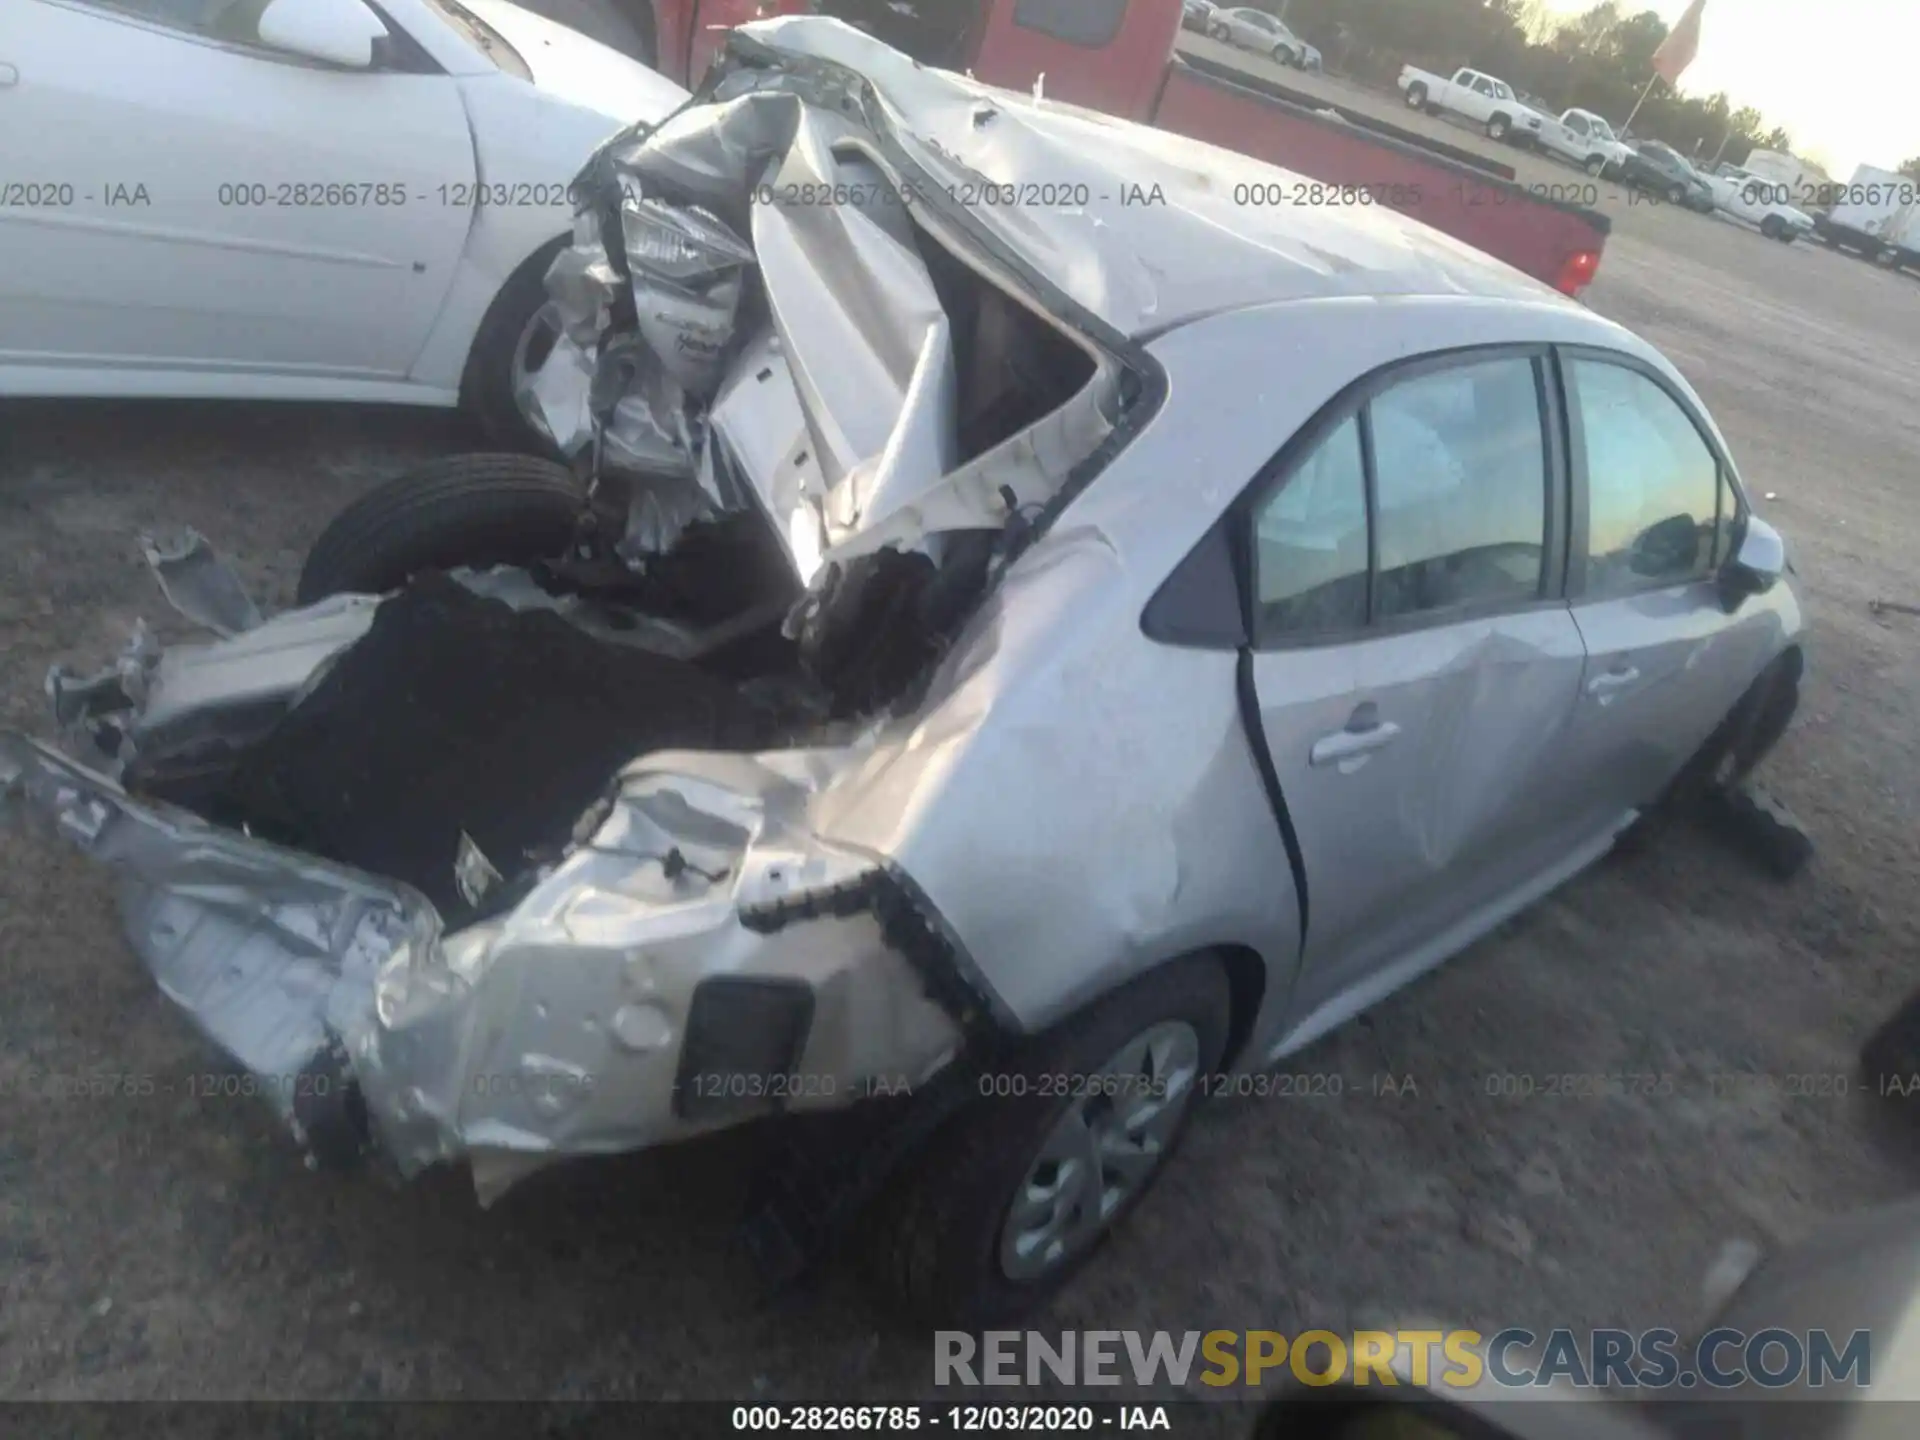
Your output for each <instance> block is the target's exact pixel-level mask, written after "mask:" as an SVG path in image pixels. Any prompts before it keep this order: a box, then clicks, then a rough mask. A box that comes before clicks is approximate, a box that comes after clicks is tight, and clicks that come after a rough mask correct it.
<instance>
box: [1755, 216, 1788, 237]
mask: <svg viewBox="0 0 1920 1440" xmlns="http://www.w3.org/2000/svg"><path fill="white" fill-rule="evenodd" d="M1786 228H1787V222H1786V221H1784V220H1782V219H1781V218H1780V217H1779V216H1778V215H1768V216H1765V217H1764V218H1762V220H1761V221H1760V233H1761V234H1762V235H1764V236H1766V237H1767V239H1769V240H1778V239H1780V238H1782V236H1783V234H1784V232H1785V231H1786Z"/></svg>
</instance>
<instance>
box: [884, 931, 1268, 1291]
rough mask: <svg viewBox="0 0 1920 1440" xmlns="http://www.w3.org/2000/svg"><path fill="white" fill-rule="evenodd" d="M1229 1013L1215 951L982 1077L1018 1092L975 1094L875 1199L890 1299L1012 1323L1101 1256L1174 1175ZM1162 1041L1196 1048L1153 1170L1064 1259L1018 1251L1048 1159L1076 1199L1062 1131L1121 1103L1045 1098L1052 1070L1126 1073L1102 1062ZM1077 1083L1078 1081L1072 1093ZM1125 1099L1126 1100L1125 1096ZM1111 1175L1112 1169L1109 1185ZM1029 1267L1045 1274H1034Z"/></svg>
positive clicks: (1095, 1127) (1117, 998)
mask: <svg viewBox="0 0 1920 1440" xmlns="http://www.w3.org/2000/svg"><path fill="white" fill-rule="evenodd" d="M1230 1021H1231V1000H1230V995H1229V991H1228V986H1227V976H1226V971H1225V969H1224V968H1223V967H1222V965H1221V964H1220V962H1219V961H1218V960H1217V959H1215V958H1214V957H1212V956H1210V955H1199V956H1190V957H1188V958H1186V959H1182V960H1177V961H1174V962H1172V963H1171V964H1167V965H1162V966H1160V967H1158V968H1156V969H1154V970H1151V971H1149V972H1148V973H1146V974H1145V975H1142V976H1140V977H1139V978H1137V979H1135V980H1133V981H1130V982H1129V983H1128V984H1126V985H1124V986H1122V987H1121V988H1120V989H1118V990H1116V991H1114V992H1113V993H1112V994H1110V995H1107V996H1105V997H1104V998H1103V999H1100V1000H1098V1001H1095V1002H1094V1003H1093V1004H1092V1005H1091V1006H1089V1007H1088V1008H1087V1009H1085V1010H1083V1011H1081V1012H1080V1013H1079V1014H1078V1015H1076V1016H1074V1017H1073V1018H1071V1019H1069V1020H1067V1021H1066V1022H1064V1023H1063V1024H1061V1025H1059V1026H1057V1027H1055V1028H1054V1029H1053V1030H1051V1031H1049V1032H1047V1033H1046V1034H1045V1035H1043V1036H1040V1037H1038V1038H1037V1039H1036V1040H1035V1041H1033V1042H1032V1043H1030V1044H1028V1045H1027V1046H1025V1047H1024V1048H1023V1050H1022V1051H1021V1052H1020V1054H1019V1055H1018V1056H1017V1057H1015V1058H1014V1059H1012V1060H1011V1061H1010V1063H1007V1064H1005V1065H1002V1066H999V1067H997V1068H996V1069H995V1070H994V1071H992V1072H991V1073H989V1074H987V1075H984V1076H983V1077H982V1080H983V1083H984V1082H985V1081H988V1080H992V1081H996V1082H997V1081H1000V1080H1002V1079H1004V1080H1006V1081H1008V1082H1009V1084H1008V1086H1007V1087H1006V1088H1008V1089H1009V1090H1010V1091H1011V1093H1008V1094H1000V1093H998V1092H997V1091H996V1092H994V1093H991V1094H986V1093H983V1094H982V1095H981V1096H979V1097H978V1098H976V1099H974V1100H973V1101H972V1102H971V1103H970V1104H969V1106H968V1107H967V1109H966V1110H964V1111H963V1112H962V1113H961V1114H959V1115H958V1116H956V1117H955V1118H954V1119H953V1120H951V1121H949V1122H948V1123H947V1125H946V1127H945V1128H944V1129H942V1130H941V1131H939V1132H937V1133H936V1134H935V1135H934V1137H933V1138H932V1140H931V1141H930V1142H929V1144H928V1145H927V1148H926V1149H925V1150H924V1151H923V1152H922V1153H921V1155H920V1157H919V1158H918V1159H917V1160H916V1161H914V1162H912V1163H911V1164H910V1165H909V1166H908V1167H907V1168H906V1169H905V1170H904V1171H903V1173H902V1174H901V1175H900V1176H898V1177H896V1179H895V1181H894V1182H893V1184H892V1185H891V1187H890V1193H888V1194H885V1195H883V1196H882V1197H880V1200H879V1202H878V1203H877V1204H876V1207H875V1215H876V1220H875V1224H874V1226H873V1227H872V1228H871V1229H870V1230H869V1232H868V1236H867V1245H866V1249H867V1256H866V1258H867V1260H868V1262H869V1269H870V1271H871V1274H872V1278H873V1279H874V1280H875V1281H876V1283H877V1284H878V1285H879V1286H880V1287H881V1289H882V1290H883V1291H884V1292H885V1294H886V1297H887V1299H888V1300H890V1301H891V1302H892V1303H893V1304H894V1305H896V1306H897V1307H899V1308H900V1309H902V1310H903V1311H904V1312H905V1313H906V1314H907V1315H908V1316H909V1317H911V1318H912V1319H914V1320H916V1321H918V1322H920V1323H924V1324H927V1325H931V1326H934V1327H955V1328H961V1329H978V1328H981V1327H983V1326H990V1325H997V1324H1003V1323H1006V1322H1009V1321H1011V1320H1014V1319H1017V1318H1019V1317H1020V1316H1021V1315H1024V1314H1027V1313H1030V1312H1031V1311H1032V1310H1034V1309H1035V1308H1036V1307H1038V1306H1040V1305H1042V1304H1044V1303H1045V1302H1046V1301H1047V1299H1048V1298H1049V1297H1051V1296H1052V1294H1053V1293H1054V1292H1055V1291H1056V1290H1057V1289H1059V1287H1060V1286H1061V1285H1063V1284H1065V1283H1066V1281H1067V1280H1068V1279H1069V1278H1070V1277H1071V1276H1072V1275H1073V1274H1074V1273H1075V1272H1076V1271H1077V1270H1079V1269H1080V1267H1081V1266H1082V1265H1084V1264H1085V1263H1086V1262H1087V1261H1088V1260H1089V1259H1090V1258H1091V1257H1092V1256H1093V1255H1094V1254H1095V1253H1097V1252H1098V1250H1099V1248H1100V1246H1101V1244H1102V1243H1103V1242H1104V1241H1105V1239H1106V1238H1107V1236H1108V1235H1110V1234H1111V1233H1112V1231H1113V1229H1114V1227H1115V1226H1116V1225H1118V1224H1119V1223H1120V1222H1121V1221H1122V1220H1123V1219H1124V1218H1125V1217H1126V1215H1127V1214H1128V1212H1130V1211H1131V1210H1132V1209H1133V1207H1134V1206H1135V1205H1136V1204H1138V1203H1139V1201H1140V1200H1141V1198H1142V1197H1143V1196H1145V1194H1146V1193H1147V1191H1148V1190H1149V1189H1150V1188H1151V1187H1152V1184H1153V1182H1154V1181H1155V1180H1157V1179H1158V1178H1159V1177H1160V1175H1161V1174H1163V1173H1164V1172H1165V1170H1166V1162H1167V1160H1168V1159H1170V1158H1171V1157H1172V1155H1173V1153H1174V1151H1175V1150H1176V1149H1177V1148H1178V1146H1179V1143H1180V1140H1181V1139H1182V1138H1183V1137H1184V1135H1185V1133H1186V1130H1187V1127H1188V1124H1189V1123H1190V1122H1191V1120H1192V1118H1193V1109H1194V1106H1195V1104H1197V1103H1198V1101H1199V1100H1200V1098H1201V1090H1202V1087H1203V1083H1204V1078H1205V1077H1206V1076H1207V1075H1208V1074H1210V1073H1211V1072H1212V1071H1213V1070H1214V1069H1215V1068H1216V1067H1217V1066H1218V1065H1219V1064H1220V1062H1221V1059H1222V1057H1223V1055H1224V1053H1225V1050H1226V1043H1227V1033H1228V1027H1229V1024H1230ZM1155 1035H1158V1036H1162V1037H1185V1038H1184V1039H1180V1040H1179V1041H1178V1043H1179V1044H1180V1045H1185V1046H1189V1048H1188V1049H1186V1050H1183V1051H1182V1052H1181V1053H1182V1056H1183V1058H1182V1059H1181V1060H1180V1063H1179V1066H1178V1075H1177V1076H1175V1074H1174V1072H1173V1071H1172V1070H1171V1069H1170V1070H1169V1072H1168V1074H1169V1077H1170V1078H1177V1079H1178V1083H1179V1084H1180V1085H1181V1087H1182V1089H1181V1092H1180V1093H1181V1094H1182V1095H1183V1097H1184V1098H1183V1100H1182V1102H1181V1108H1180V1110H1179V1112H1178V1113H1177V1114H1175V1115H1172V1116H1170V1117H1168V1116H1166V1115H1165V1114H1164V1109H1165V1107H1164V1106H1163V1107H1162V1113H1161V1118H1162V1119H1166V1120H1168V1121H1169V1125H1168V1129H1167V1132H1166V1134H1165V1136H1164V1139H1163V1141H1162V1142H1161V1143H1160V1144H1158V1146H1157V1148H1155V1149H1154V1150H1153V1151H1152V1152H1151V1153H1152V1154H1153V1156H1154V1160H1153V1164H1152V1166H1151V1168H1150V1169H1148V1170H1146V1171H1144V1172H1142V1173H1141V1175H1140V1176H1139V1177H1138V1178H1137V1180H1136V1181H1135V1183H1134V1184H1133V1185H1132V1187H1131V1189H1129V1190H1127V1191H1126V1192H1125V1193H1124V1194H1123V1195H1122V1196H1121V1197H1120V1198H1119V1199H1118V1200H1117V1201H1115V1200H1111V1199H1110V1197H1109V1195H1108V1192H1107V1191H1105V1190H1103V1191H1102V1192H1101V1196H1100V1198H1099V1203H1100V1204H1102V1205H1105V1204H1108V1203H1112V1204H1113V1207H1114V1208H1113V1209H1112V1211H1111V1213H1109V1214H1107V1215H1106V1216H1105V1217H1104V1218H1103V1219H1100V1220H1098V1222H1097V1223H1092V1222H1089V1225H1088V1226H1087V1227H1083V1228H1082V1230H1081V1232H1080V1233H1079V1234H1078V1236H1077V1238H1075V1239H1074V1240H1073V1241H1072V1243H1063V1246H1062V1248H1061V1249H1060V1250H1059V1252H1058V1253H1057V1254H1050V1253H1049V1251H1050V1250H1051V1248H1052V1247H1051V1246H1050V1245H1046V1246H1045V1247H1044V1248H1039V1249H1038V1250H1037V1253H1036V1254H1035V1255H1033V1256H1031V1257H1028V1256H1023V1255H1021V1254H1020V1253H1019V1252H1020V1240H1021V1238H1022V1236H1021V1232H1018V1231H1015V1230H1013V1229H1011V1228H1010V1227H1013V1226H1014V1225H1016V1224H1017V1221H1016V1218H1015V1216H1016V1210H1015V1207H1016V1204H1017V1203H1018V1202H1019V1201H1020V1200H1021V1198H1022V1194H1023V1192H1026V1193H1027V1194H1029V1195H1031V1194H1032V1193H1033V1192H1034V1191H1035V1190H1036V1189H1039V1188H1041V1187H1044V1186H1045V1185H1046V1184H1047V1183H1048V1182H1047V1181H1039V1182H1037V1183H1036V1181H1035V1177H1036V1176H1038V1175H1043V1174H1048V1173H1049V1169H1048V1167H1049V1166H1051V1167H1052V1169H1051V1172H1050V1173H1051V1176H1052V1183H1053V1184H1055V1185H1058V1186H1060V1187H1061V1189H1062V1196H1063V1198H1065V1199H1067V1200H1071V1198H1072V1196H1073V1195H1074V1194H1075V1193H1077V1192H1076V1191H1074V1190H1068V1189H1067V1188H1066V1187H1067V1186H1068V1185H1069V1183H1070V1182H1069V1181H1068V1180H1067V1178H1066V1172H1065V1166H1066V1164H1067V1162H1065V1161H1050V1160H1049V1159H1048V1158H1047V1155H1046V1151H1047V1149H1048V1148H1049V1147H1050V1146H1057V1144H1058V1140H1057V1137H1058V1136H1059V1135H1060V1133H1061V1131H1062V1129H1063V1127H1065V1129H1066V1130H1067V1131H1068V1132H1069V1133H1078V1132H1075V1131H1074V1130H1073V1127H1074V1125H1075V1123H1076V1121H1075V1118H1074V1117H1075V1116H1076V1115H1079V1116H1082V1117H1084V1116H1086V1115H1087V1114H1088V1113H1089V1112H1090V1111H1092V1110H1093V1109H1095V1108H1096V1107H1098V1106H1101V1105H1104V1106H1106V1108H1107V1112H1108V1113H1112V1112H1113V1110H1114V1105H1115V1103H1116V1102H1114V1101H1113V1100H1112V1099H1111V1098H1107V1099H1103V1098H1102V1097H1101V1096H1099V1095H1097V1094H1096V1095H1094V1096H1092V1097H1091V1098H1089V1097H1088V1096H1086V1095H1084V1094H1080V1095H1076V1094H1075V1093H1072V1092H1071V1091H1070V1092H1069V1093H1066V1094H1058V1093H1055V1092H1054V1090H1053V1089H1051V1088H1048V1089H1046V1090H1045V1093H1043V1087H1042V1085H1041V1083H1040V1082H1041V1081H1042V1080H1044V1079H1046V1078H1048V1077H1054V1076H1069V1075H1070V1076H1076V1077H1092V1076H1097V1075H1102V1074H1108V1073H1115V1074H1116V1075H1117V1074H1118V1072H1112V1071H1109V1070H1106V1069H1103V1067H1104V1066H1111V1065H1113V1064H1115V1063H1116V1062H1119V1061H1121V1060H1122V1057H1124V1056H1126V1055H1128V1053H1129V1051H1130V1050H1131V1049H1132V1048H1134V1047H1137V1046H1139V1045H1140V1044H1141V1042H1142V1040H1143V1037H1147V1036H1155ZM1167 1043H1168V1044H1169V1045H1170V1046H1171V1045H1173V1044H1174V1043H1175V1041H1174V1040H1173V1039H1168V1040H1167ZM1156 1073H1157V1072H1156ZM1080 1089H1081V1086H1079V1085H1078V1084H1076V1085H1075V1086H1074V1087H1072V1090H1074V1091H1077V1090H1080ZM1117 1103H1118V1104H1121V1105H1124V1104H1125V1099H1124V1098H1122V1099H1121V1100H1120V1101H1119V1102H1117ZM1146 1108H1149V1109H1150V1108H1152V1107H1151V1106H1147V1107H1146ZM1100 1123H1101V1122H1098V1121H1094V1122H1088V1126H1087V1127H1085V1128H1088V1129H1090V1131H1091V1133H1092V1134H1095V1135H1098V1134H1100V1133H1102V1132H1101V1131H1100V1130H1099V1124H1100ZM1088 1143H1089V1145H1090V1146H1092V1147H1093V1153H1095V1154H1103V1153H1106V1154H1111V1153H1112V1152H1110V1151H1103V1150H1102V1149H1101V1148H1100V1146H1099V1143H1098V1142H1097V1141H1091V1140H1090V1141H1089V1142H1088ZM1134 1153H1141V1152H1134ZM1083 1173H1084V1172H1083ZM1108 1175H1109V1171H1108V1170H1107V1169H1106V1168H1105V1167H1101V1168H1100V1170H1099V1178H1100V1180H1101V1182H1102V1183H1103V1184H1106V1183H1107V1179H1108ZM1040 1203H1041V1204H1044V1201H1043V1202H1040ZM1061 1208H1062V1207H1061V1202H1060V1201H1059V1200H1056V1202H1055V1204H1054V1207H1053V1217H1054V1218H1053V1219H1052V1220H1050V1221H1048V1222H1046V1223H1044V1224H1040V1225H1036V1226H1035V1227H1034V1228H1032V1229H1029V1230H1028V1231H1026V1232H1025V1235H1027V1236H1032V1235H1034V1234H1036V1233H1041V1232H1045V1231H1046V1230H1047V1229H1048V1228H1049V1226H1053V1225H1057V1224H1058V1223H1059V1217H1060V1210H1061ZM1084 1215H1085V1207H1084V1206H1083V1205H1074V1206H1073V1208H1072V1211H1071V1214H1070V1215H1069V1217H1068V1222H1067V1228H1069V1229H1072V1228H1073V1227H1072V1218H1073V1217H1074V1216H1082V1217H1084ZM1035 1243H1036V1246H1039V1245H1040V1244H1041V1242H1035ZM1028 1265H1034V1266H1036V1267H1038V1268H1035V1269H1033V1270H1031V1271H1027V1270H1025V1269H1024V1267H1026V1266H1028ZM1015 1269H1019V1270H1020V1272H1021V1273H1014V1271H1015Z"/></svg>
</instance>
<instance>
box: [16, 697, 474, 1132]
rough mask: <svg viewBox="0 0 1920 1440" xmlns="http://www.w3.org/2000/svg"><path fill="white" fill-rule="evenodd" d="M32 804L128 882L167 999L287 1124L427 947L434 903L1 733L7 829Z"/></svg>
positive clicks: (143, 943)
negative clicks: (138, 797)
mask: <svg viewBox="0 0 1920 1440" xmlns="http://www.w3.org/2000/svg"><path fill="white" fill-rule="evenodd" d="M22 804H24V805H25V806H26V807H28V808H29V809H30V810H32V811H33V812H35V813H37V814H39V815H40V816H42V817H44V818H46V819H48V820H50V821H51V822H52V823H53V825H54V826H55V828H56V829H57V830H58V831H59V833H60V834H61V835H62V836H63V837H64V838H65V839H67V840H69V841H70V842H72V843H73V844H74V845H76V846H78V847H79V848H80V849H81V850H82V851H84V852H85V853H86V854H87V855H89V856H90V857H92V858H93V859H95V860H97V861H99V862H100V863H102V864H104V865H106V866H108V867H109V868H110V869H112V870H114V871H115V872H117V873H118V874H119V876H120V878H121V882H122V883H121V908H122V911H123V914H124V918H125V924H126V932H127V938H128V940H129V941H130V942H131V943H132V945H133V947H134V949H135V950H136V951H138V952H139V954H140V956H141V957H142V959H144V960H145V961H146V963H147V966H148V968H149V969H150V970H151V971H152V972H153V976H154V979H155V980H156V981H158V982H159V985H160V988H161V990H162V991H164V992H165V993H166V995H167V996H168V998H170V999H171V1000H173V1001H174V1002H175V1003H176V1004H178V1005H179V1006H180V1007H181V1008H182V1009H184V1010H186V1011H187V1012H188V1013H189V1014H190V1015H191V1016H192V1017H193V1019H194V1021H195V1023H196V1024H198V1025H199V1027H200V1028H201V1029H202V1030H203V1031H204V1032H205V1033H206V1035H207V1036H208V1038H210V1039H211V1040H212V1041H213V1042H214V1043H215V1044H216V1045H218V1046H219V1047H220V1048H221V1049H222V1050H224V1051H226V1052H227V1053H228V1054H229V1055H231V1056H233V1057H234V1058H235V1059H236V1060H238V1061H239V1062H240V1063H241V1064H242V1065H244V1066H245V1067H246V1068H247V1069H248V1070H250V1071H252V1072H253V1073H254V1074H255V1075H257V1076H260V1077H262V1079H263V1080H265V1081H266V1083H265V1084H264V1085H263V1086H262V1087H261V1089H262V1092H263V1093H264V1095H265V1096H266V1098H267V1099H268V1100H269V1101H270V1102H271V1103H272V1104H273V1106H274V1107H275V1108H276V1109H277V1110H278V1111H279V1113H280V1115H281V1117H282V1119H284V1120H286V1121H288V1122H289V1123H292V1122H293V1121H294V1119H295V1117H294V1110H293V1107H294V1104H295V1102H296V1100H297V1099H298V1098H299V1097H300V1093H301V1092H300V1086H301V1077H302V1075H304V1074H306V1073H307V1072H308V1071H309V1067H310V1066H311V1065H312V1064H313V1062H314V1061H315V1059H316V1058H317V1057H320V1056H323V1055H325V1054H327V1053H328V1052H330V1051H331V1050H333V1049H334V1048H335V1047H336V1046H337V1045H339V1044H341V1043H342V1042H346V1043H349V1044H350V1043H351V1037H353V1036H355V1035H358V1034H360V1033H362V1032H363V1031H364V1030H365V1029H366V1028H367V1026H368V1025H369V1024H370V1023H371V1021H372V1013H373V1001H374V993H375V988H376V985H375V976H376V973H377V971H378V970H379V967H380V966H381V964H382V963H383V962H385V961H386V960H387V958H388V957H389V956H390V955H391V954H392V953H393V952H394V950H395V948H396V947H398V946H402V945H407V946H412V947H414V948H416V949H419V950H422V951H426V950H430V949H431V948H432V946H433V944H434V941H435V939H436V937H437V935H438V932H439V919H438V917H437V916H435V914H434V913H433V908H432V907H431V906H430V905H428V904H427V902H426V901H425V900H424V899H423V898H421V897H420V896H418V895H415V894H413V893H412V892H410V891H406V890H404V889H402V888H401V887H398V886H395V885H392V884H390V883H388V882H386V881H382V880H376V879H374V878H373V877H371V876H367V875H362V874H360V873H358V872H356V871H353V870H350V869H348V868H346V867H344V866H338V865H332V864H329V863H328V862H326V861H323V860H318V859H315V858H313V857H312V856H308V855H302V854H300V853H298V852H296V851H292V850H283V849H280V848H278V847H276V846H271V845H267V844H265V843H263V842H260V841H256V840H250V839H248V838H246V837H244V836H240V835H236V834H233V833H231V832H228V831H224V830H221V829H218V828H217V827H215V826H212V825H209V824H208V823H207V822H206V821H204V820H201V819H200V818H199V817H197V816H195V815H191V814H189V813H187V812H186V811H184V810H177V809H174V808H173V807H171V806H166V805H161V804H157V803H154V802H147V801H142V802H138V803H136V802H134V801H133V800H131V799H130V798H129V797H128V796H127V795H126V793H125V792H124V791H123V790H121V789H120V787H119V786H118V785H116V784H115V783H114V782H113V781H111V780H108V779H107V778H106V777H104V776H101V775H97V774H94V773H92V772H90V771H88V770H86V769H84V768H82V767H81V766H79V765H76V764H75V763H74V762H72V761H70V760H68V759H66V758H65V757H63V756H61V755H58V754H56V753H55V752H54V751H52V750H50V749H48V748H46V747H45V746H42V745H40V744H38V743H37V742H35V741H32V740H29V739H27V738H26V737H24V736H21V735H18V734H14V733H12V732H0V819H7V818H11V817H10V815H9V813H8V812H9V811H12V810H13V809H15V808H16V807H18V806H20V805H22Z"/></svg>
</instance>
